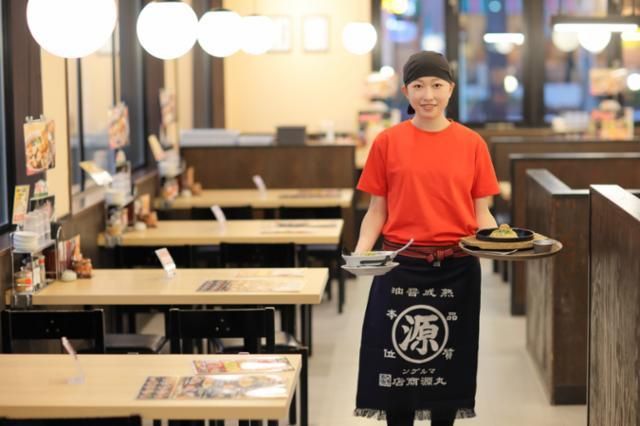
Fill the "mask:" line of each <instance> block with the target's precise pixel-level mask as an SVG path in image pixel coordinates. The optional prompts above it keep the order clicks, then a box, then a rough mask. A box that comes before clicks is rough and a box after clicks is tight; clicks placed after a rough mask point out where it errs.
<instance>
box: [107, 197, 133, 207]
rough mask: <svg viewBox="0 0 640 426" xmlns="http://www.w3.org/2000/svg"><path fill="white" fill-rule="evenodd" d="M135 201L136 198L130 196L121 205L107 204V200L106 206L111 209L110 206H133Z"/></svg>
mask: <svg viewBox="0 0 640 426" xmlns="http://www.w3.org/2000/svg"><path fill="white" fill-rule="evenodd" d="M134 201H135V198H134V197H132V196H131V195H129V196H128V197H127V198H126V199H125V200H124V203H121V204H111V203H107V201H106V200H105V205H106V206H108V207H110V206H115V207H125V206H128V205H129V204H131V203H132V202H134Z"/></svg>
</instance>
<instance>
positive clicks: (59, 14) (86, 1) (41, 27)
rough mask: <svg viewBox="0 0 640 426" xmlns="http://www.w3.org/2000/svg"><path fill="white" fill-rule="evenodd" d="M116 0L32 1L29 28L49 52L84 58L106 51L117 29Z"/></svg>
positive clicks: (29, 12)
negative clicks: (104, 47) (97, 51)
mask: <svg viewBox="0 0 640 426" xmlns="http://www.w3.org/2000/svg"><path fill="white" fill-rule="evenodd" d="M117 19H118V9H117V6H116V3H115V1H114V0H29V2H28V3H27V25H28V27H29V31H30V32H31V35H32V36H33V38H34V39H35V41H36V42H37V43H38V44H39V45H40V47H42V48H43V49H44V50H46V51H47V52H49V53H51V54H52V55H56V56H60V57H63V58H81V57H83V56H87V55H90V54H92V53H93V52H95V51H96V50H98V49H100V48H101V47H103V46H104V45H105V44H106V43H107V41H108V40H109V37H111V34H112V33H113V29H114V28H115V26H116V21H117Z"/></svg>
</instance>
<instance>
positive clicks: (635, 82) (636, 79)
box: [627, 72, 640, 92]
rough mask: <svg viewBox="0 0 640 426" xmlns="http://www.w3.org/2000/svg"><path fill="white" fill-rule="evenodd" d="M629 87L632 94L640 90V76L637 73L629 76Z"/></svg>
mask: <svg viewBox="0 0 640 426" xmlns="http://www.w3.org/2000/svg"><path fill="white" fill-rule="evenodd" d="M627 87H628V88H629V90H631V91H632V92H637V91H638V90H640V74H638V73H637V72H634V73H631V74H629V75H628V76H627Z"/></svg>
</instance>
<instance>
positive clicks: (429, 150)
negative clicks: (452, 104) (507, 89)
mask: <svg viewBox="0 0 640 426" xmlns="http://www.w3.org/2000/svg"><path fill="white" fill-rule="evenodd" d="M357 188H358V189H359V190H361V191H365V192H368V193H370V194H373V195H379V196H383V197H386V198H387V221H386V222H385V224H384V227H383V229H382V235H383V236H384V237H385V238H386V239H388V240H390V241H393V242H396V243H405V242H406V241H407V240H409V239H410V238H412V237H413V238H414V239H415V243H416V244H419V245H430V246H444V245H453V244H457V243H458V241H459V240H460V238H461V237H464V236H466V235H470V234H473V233H474V232H476V230H477V228H478V224H477V221H476V215H475V205H474V199H475V198H482V197H486V196H489V195H495V194H498V193H499V192H500V191H499V187H498V181H497V179H496V174H495V171H494V169H493V164H492V163H491V158H490V156H489V151H488V149H487V145H486V143H485V142H484V140H483V139H482V137H481V136H480V135H478V134H477V133H476V132H474V131H473V130H471V129H469V128H467V127H465V126H463V125H461V124H459V123H456V122H453V121H452V122H451V124H450V125H449V126H448V127H447V128H445V129H444V130H441V131H439V132H429V131H425V130H421V129H419V128H417V127H416V126H415V125H414V124H413V123H411V121H410V120H408V121H404V122H402V123H400V124H398V125H396V126H393V127H391V128H389V129H386V130H384V131H383V132H381V133H380V134H379V135H378V137H377V138H376V139H375V141H374V142H373V146H372V147H371V151H370V153H369V157H368V158H367V163H366V165H365V167H364V170H363V171H362V176H361V177H360V181H359V182H358V186H357Z"/></svg>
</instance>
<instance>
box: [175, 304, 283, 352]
mask: <svg viewBox="0 0 640 426" xmlns="http://www.w3.org/2000/svg"><path fill="white" fill-rule="evenodd" d="M169 335H170V339H171V352H172V353H176V354H179V353H184V352H185V347H186V346H187V345H185V343H186V342H187V341H192V340H193V339H215V338H241V339H243V340H244V350H246V351H247V352H250V353H260V352H263V351H264V352H267V353H273V352H274V351H275V323H274V308H248V309H220V310H196V309H175V308H174V309H171V310H170V311H169ZM262 338H265V340H266V345H264V346H262V344H261V342H262Z"/></svg>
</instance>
